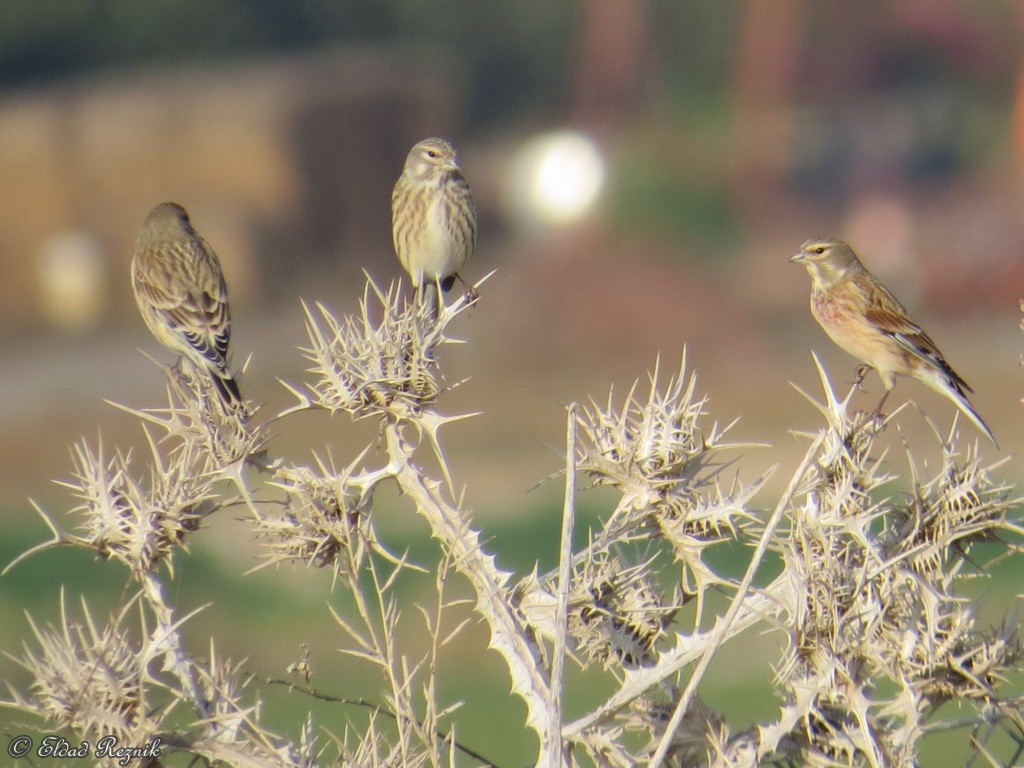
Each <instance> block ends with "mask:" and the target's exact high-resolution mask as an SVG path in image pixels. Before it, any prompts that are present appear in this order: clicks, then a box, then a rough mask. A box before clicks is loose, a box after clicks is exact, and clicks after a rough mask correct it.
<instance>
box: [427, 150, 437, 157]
mask: <svg viewBox="0 0 1024 768" xmlns="http://www.w3.org/2000/svg"><path fill="white" fill-rule="evenodd" d="M427 157H429V158H430V159H431V160H437V152H435V151H434V150H432V149H428V150H427Z"/></svg>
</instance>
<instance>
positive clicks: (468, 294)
mask: <svg viewBox="0 0 1024 768" xmlns="http://www.w3.org/2000/svg"><path fill="white" fill-rule="evenodd" d="M455 276H456V277H457V278H458V279H459V282H460V283H462V286H463V288H464V289H465V290H464V291H463V296H465V298H466V303H467V304H476V303H477V301H479V300H480V294H479V293H477V290H476V288H474V287H473V286H472V285H470V284H469V283H467V282H466V281H465V280H463V279H462V275H460V274H459V273H458V272H456V273H455Z"/></svg>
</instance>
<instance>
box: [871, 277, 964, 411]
mask: <svg viewBox="0 0 1024 768" xmlns="http://www.w3.org/2000/svg"><path fill="white" fill-rule="evenodd" d="M876 288H877V290H875V291H873V292H872V295H871V297H870V300H869V306H868V308H867V311H866V312H865V316H866V317H867V319H868V321H870V322H871V323H872V324H873V325H874V326H875V327H876V328H878V329H879V330H880V331H881V332H882V333H884V334H886V335H887V336H889V337H891V338H892V339H893V340H894V341H896V342H897V343H898V344H899V345H900V346H901V347H903V348H904V349H905V350H907V351H908V352H910V353H911V354H912V355H914V356H915V357H917V358H919V359H921V360H923V361H924V362H926V363H927V364H928V365H930V366H932V367H933V368H935V369H936V370H939V371H941V372H942V373H944V374H945V375H946V376H948V377H949V380H950V382H951V383H953V384H954V385H955V386H958V387H962V388H963V389H965V390H967V391H968V392H973V391H974V390H972V389H971V388H970V387H969V386H968V385H967V382H966V381H964V380H963V379H962V378H960V375H959V374H958V373H957V372H956V371H954V370H953V368H952V367H951V366H950V365H949V363H947V362H946V358H945V357H943V356H942V352H940V351H939V348H938V346H937V345H936V344H935V342H934V341H932V338H931V336H929V335H928V334H927V333H925V331H924V329H923V328H921V326H919V325H918V324H917V323H915V322H914V321H913V320H911V319H910V316H909V315H908V314H907V310H906V309H904V307H903V305H902V304H900V303H899V301H897V299H896V297H895V296H893V295H892V294H891V293H890V292H889V291H888V290H887V289H886V288H884V287H883V286H882V285H881V284H876Z"/></svg>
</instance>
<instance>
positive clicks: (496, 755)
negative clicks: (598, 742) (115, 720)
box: [0, 489, 1024, 766]
mask: <svg viewBox="0 0 1024 768" xmlns="http://www.w3.org/2000/svg"><path fill="white" fill-rule="evenodd" d="M552 490H554V489H552ZM606 494H607V491H606V490H605V489H596V490H595V491H593V492H591V491H587V492H584V494H583V496H582V498H581V503H580V512H579V523H578V525H577V530H576V538H577V543H578V544H581V543H582V542H583V541H585V539H586V535H587V527H588V526H589V525H591V524H593V523H594V522H595V521H596V520H597V518H598V516H599V514H600V513H601V512H603V511H604V510H605V509H606V506H605V504H604V502H605V501H606V499H607V496H606ZM556 496H557V494H554V493H547V494H543V493H542V494H540V495H539V496H538V497H537V499H536V501H537V505H538V506H536V507H532V508H531V509H530V513H529V514H523V515H521V516H507V515H506V516H503V517H500V518H494V517H490V516H487V515H482V516H481V517H480V520H479V521H478V525H479V526H480V528H481V529H482V531H483V539H484V541H485V542H486V544H487V545H488V546H489V547H490V548H492V550H493V551H494V552H496V553H497V559H498V563H499V565H500V566H501V567H502V568H505V569H512V570H514V571H515V572H516V573H518V574H523V573H525V572H528V571H529V570H530V569H531V568H532V567H533V565H534V563H535V562H536V563H538V566H539V569H540V570H541V571H542V572H543V571H545V570H547V569H550V568H553V567H554V566H555V563H556V558H557V540H558V531H559V526H560V519H559V518H560V507H559V502H558V499H557V498H555V497H556ZM8 513H9V515H10V517H9V519H11V520H12V521H16V523H15V524H12V525H10V526H9V528H8V535H6V536H5V537H4V538H3V540H2V541H0V562H2V563H5V564H6V563H8V562H10V561H11V560H12V559H13V558H14V557H16V556H17V555H18V554H19V553H20V552H22V551H24V550H25V549H27V548H28V547H30V546H33V545H34V544H36V543H38V542H39V541H41V540H42V539H43V538H45V535H46V531H45V528H44V527H43V526H42V524H41V523H40V522H39V521H38V519H37V518H32V517H30V516H29V515H28V513H27V512H26V511H24V510H17V511H13V510H8ZM375 514H377V515H378V516H379V518H378V519H379V521H380V532H381V536H382V538H383V539H384V540H385V543H386V546H387V547H388V548H389V549H390V550H391V551H392V552H395V553H407V555H408V557H409V559H410V560H411V561H412V562H414V563H417V564H419V565H421V566H423V567H424V568H426V569H427V570H428V571H429V572H428V573H426V574H416V573H412V572H408V573H407V574H406V575H405V576H403V577H401V578H400V579H399V580H398V581H397V583H396V591H395V593H394V596H395V597H396V599H398V601H399V603H400V604H401V605H402V606H403V614H404V621H405V623H404V624H403V628H402V630H401V637H402V640H403V642H404V643H407V644H408V645H407V649H408V652H409V653H411V654H412V655H413V656H415V653H416V652H417V651H418V650H422V649H423V642H424V635H425V634H426V633H424V632H423V631H422V627H423V624H422V619H421V618H420V617H419V616H418V615H417V611H416V610H415V609H414V608H413V607H412V606H413V605H420V606H422V607H424V608H426V609H428V610H429V608H430V607H431V606H432V605H433V602H434V601H433V598H432V597H431V596H430V593H429V589H430V587H431V585H432V584H433V580H434V575H433V569H434V568H435V567H436V565H437V558H438V555H437V548H436V545H435V544H434V543H433V542H432V541H431V540H430V538H429V532H428V530H427V528H426V526H425V524H424V523H423V522H422V521H421V520H419V518H418V517H417V516H416V515H414V514H413V513H412V512H411V511H410V510H409V509H408V508H407V505H403V503H402V502H401V500H400V499H399V497H397V495H395V496H393V497H388V496H387V494H385V495H384V498H382V499H380V503H379V506H378V507H377V509H376V512H375ZM240 515H241V513H239V515H235V517H239V516H240ZM250 539H251V535H249V534H248V528H247V527H246V525H245V524H244V523H242V522H239V521H238V520H231V519H226V520H217V521H215V522H214V523H213V525H211V527H210V529H209V530H206V531H203V532H201V533H199V534H198V535H194V536H193V537H192V539H191V543H192V545H193V550H192V551H191V552H189V553H184V554H182V555H180V556H176V557H175V559H174V566H175V576H174V578H173V580H169V579H165V583H167V584H168V587H167V599H168V601H169V602H170V603H171V604H172V605H173V606H174V608H175V611H176V614H177V615H178V616H179V617H180V616H184V615H185V614H186V613H188V612H190V611H193V610H196V609H199V608H201V607H202V606H206V607H205V608H203V609H202V610H201V611H200V612H199V613H198V614H197V615H196V616H194V617H193V618H191V619H190V620H189V621H188V622H187V623H186V625H185V629H184V634H185V638H186V641H187V643H188V647H189V649H190V651H191V652H192V653H194V654H195V655H197V656H199V657H204V656H206V655H207V654H208V652H209V649H210V641H211V638H215V639H216V649H217V654H218V656H219V657H222V658H231V659H233V660H235V661H241V662H243V670H244V671H245V673H246V674H252V675H254V676H255V678H257V679H259V680H262V679H266V678H276V679H284V678H287V677H288V676H287V674H286V672H285V669H286V667H287V666H288V664H289V663H291V662H293V661H296V660H298V659H299V657H300V655H301V652H300V649H299V645H300V643H305V644H307V645H308V647H309V654H310V657H309V658H310V663H311V667H312V685H313V686H314V687H315V688H316V689H317V690H318V691H320V692H321V693H323V694H326V695H330V696H335V697H341V698H345V699H350V700H355V699H365V700H367V701H369V702H377V703H381V704H382V703H383V701H382V699H381V698H380V695H379V691H380V690H381V678H380V677H379V674H378V673H377V672H376V671H374V670H372V669H369V668H368V665H366V664H363V663H359V662H356V661H354V660H353V659H352V658H351V657H349V656H347V655H346V654H344V653H342V652H340V649H341V648H342V647H346V646H347V647H350V644H348V643H347V640H346V638H345V636H344V633H343V632H342V631H341V629H340V628H339V627H338V625H337V624H336V623H335V622H334V621H333V619H332V618H331V617H330V614H329V611H328V610H327V606H328V605H330V606H332V607H333V608H335V610H338V611H340V612H342V613H343V614H345V615H351V614H350V610H351V603H350V600H349V599H348V597H347V595H346V593H345V591H344V590H343V589H341V588H340V587H338V588H335V589H334V590H333V591H332V589H331V584H330V579H329V577H328V574H325V573H323V572H321V571H316V570H311V569H307V568H304V567H291V566H285V567H280V568H277V569H275V568H264V569H261V570H257V571H255V572H251V573H246V571H249V570H250V569H251V568H252V567H253V566H254V565H256V564H257V563H258V562H259V561H258V559H257V556H258V550H257V549H256V548H255V547H254V546H253V545H252V542H251V540H250ZM994 546H997V545H994V544H993V545H985V548H989V547H994ZM990 551H991V550H990ZM240 553H241V554H240ZM984 554H986V553H985V552H979V556H983V555H984ZM748 558H749V549H748V548H747V547H746V546H744V545H741V544H738V543H733V544H725V545H722V546H719V547H715V548H712V549H711V550H710V554H709V560H710V561H711V562H713V564H714V566H715V567H716V569H719V570H720V571H721V572H725V573H728V574H729V575H731V576H738V575H740V574H741V573H742V571H743V569H744V566H745V563H746V561H747V559H748ZM982 559H983V557H982ZM780 567H781V565H780V563H779V561H778V560H777V559H774V560H772V559H770V560H769V561H768V562H767V563H766V565H765V567H764V569H763V573H762V574H761V575H760V576H759V579H758V581H759V582H761V583H765V582H766V581H767V580H769V579H770V578H772V577H773V576H774V575H775V574H776V573H778V570H779V568H780ZM661 576H662V578H663V582H664V583H663V586H665V587H668V588H671V587H672V585H673V581H674V580H676V579H678V576H679V571H678V567H675V566H673V567H668V568H664V569H663V570H662V572H661ZM986 576H987V578H978V579H974V580H972V581H969V582H968V583H967V584H966V589H965V597H966V598H967V599H970V600H971V601H973V602H975V604H977V605H978V606H979V618H980V620H981V622H982V624H983V625H984V624H990V623H993V622H997V621H999V620H1001V618H1002V616H1003V615H1004V612H1005V610H1006V607H1007V606H1008V605H1009V604H1010V603H1011V601H1012V600H1013V599H1014V593H1015V592H1016V585H1018V584H1020V583H1021V580H1022V577H1024V566H1022V564H1021V562H1020V558H1008V559H1006V560H1003V561H1002V562H1000V563H998V565H996V566H995V567H994V568H993V569H992V570H991V571H990V572H989V573H987V574H986ZM445 588H446V591H447V592H448V596H449V598H454V597H465V598H471V597H472V594H471V591H470V589H469V587H468V584H467V583H466V582H464V580H462V579H461V578H455V579H451V580H449V582H448V583H446V585H445ZM62 589H63V590H64V592H65V595H66V603H67V606H68V613H69V615H70V616H71V617H72V619H73V620H74V619H78V618H79V617H80V616H81V610H80V603H79V598H80V596H82V595H84V596H86V597H87V598H88V602H89V605H90V609H91V610H92V613H93V616H94V617H95V618H96V619H97V620H103V619H105V618H106V617H107V616H108V615H109V613H110V612H111V611H112V610H113V609H114V608H115V606H116V605H118V604H119V603H120V602H121V601H122V600H123V599H124V598H125V596H126V595H127V594H130V593H131V591H132V586H131V585H130V584H128V582H127V580H126V573H125V570H124V568H123V567H122V566H121V565H119V564H117V563H112V562H104V561H100V560H97V559H96V558H95V557H94V556H93V555H91V554H90V553H87V552H83V551H77V550H72V549H70V548H61V549H58V550H53V551H48V552H43V553H40V554H38V555H35V556H33V557H31V558H29V559H28V560H26V561H24V562H22V563H20V564H19V565H18V566H17V567H16V568H15V569H13V570H12V571H11V572H9V573H8V574H7V575H5V576H4V577H3V578H2V580H0V615H2V616H4V617H5V620H4V621H3V622H2V627H0V638H2V642H3V646H2V648H3V650H6V651H8V652H9V653H14V654H16V655H17V653H18V652H19V650H20V647H21V645H22V643H23V642H25V641H28V642H29V645H30V646H31V645H33V643H32V641H31V640H30V630H29V627H28V623H27V620H26V619H25V612H26V611H27V612H29V613H31V615H32V616H33V618H34V619H35V621H36V623H37V625H45V624H46V623H47V622H59V599H58V595H59V593H60V591H61V590H62ZM722 605H724V598H723V599H722V600H721V601H720V604H719V605H714V604H710V605H709V609H710V611H711V612H709V613H708V614H706V615H708V616H710V615H714V613H713V612H714V611H716V610H720V609H721V607H722ZM469 616H470V610H469V608H468V607H464V608H459V609H456V610H455V611H454V612H453V615H452V616H451V617H450V618H449V623H450V625H454V622H455V621H457V620H458V619H459V618H460V617H469ZM705 623H707V622H705ZM129 626H131V622H130V623H129ZM486 645H487V632H486V628H485V627H484V626H483V625H482V624H481V623H480V622H476V621H474V622H472V623H471V624H470V626H469V628H468V630H467V631H466V632H465V633H464V634H463V635H461V636H460V637H459V638H458V639H457V640H456V641H455V643H454V644H453V645H452V646H451V647H450V648H449V649H448V652H447V653H445V654H444V655H443V656H442V663H441V668H440V679H441V685H440V689H439V693H440V699H441V702H442V704H451V703H454V702H455V701H462V702H463V706H462V709H461V711H460V712H459V714H458V715H457V717H456V722H457V726H458V731H457V733H458V739H459V741H460V742H461V743H463V744H465V745H466V746H468V747H469V748H471V749H473V750H474V751H476V752H478V753H480V754H482V755H483V756H485V757H487V758H488V759H490V760H493V761H495V762H496V763H498V764H501V765H507V766H511V765H518V764H527V763H529V762H530V761H531V759H532V757H533V755H534V752H535V750H536V743H535V739H534V738H533V736H532V735H531V734H530V733H529V732H527V731H526V729H525V728H524V727H523V725H522V724H523V721H524V715H525V709H524V707H523V705H522V704H521V703H520V702H519V700H518V699H516V698H515V697H513V696H512V695H511V694H510V692H509V685H510V683H509V678H508V675H507V674H506V672H505V669H504V662H503V661H502V660H501V658H500V656H499V655H498V654H497V653H496V652H495V651H490V650H487V648H486ZM780 653H781V638H780V635H779V633H777V632H771V633H748V634H747V635H745V636H742V637H740V638H737V639H736V640H734V641H732V642H730V643H729V644H727V645H726V647H725V648H724V649H723V650H722V651H721V653H720V655H719V657H718V658H717V659H716V660H715V662H714V663H713V664H712V666H711V668H710V670H709V673H708V675H707V676H706V678H705V681H704V684H703V685H702V687H701V695H702V697H703V698H704V699H705V701H706V702H707V703H708V704H709V705H710V706H711V707H712V708H714V709H715V710H717V711H720V712H722V713H724V714H725V715H726V717H727V719H728V720H729V722H730V725H731V726H732V727H733V729H734V732H736V731H739V730H742V729H744V728H746V727H749V726H750V725H753V724H755V723H757V722H760V721H766V720H770V719H772V718H773V717H774V716H776V715H777V712H778V707H779V702H778V701H777V700H776V698H775V695H774V692H773V689H772V666H773V665H777V664H778V662H779V655H780ZM0 675H2V677H3V678H4V679H5V680H6V681H8V682H9V683H10V684H12V685H13V686H15V687H16V688H18V689H19V690H25V689H26V687H27V685H28V683H29V681H28V680H27V678H26V675H25V674H24V671H23V670H21V669H20V668H18V667H17V666H16V665H15V664H13V662H11V660H10V659H4V660H2V661H0ZM293 679H294V682H296V683H298V684H302V683H303V682H304V681H303V680H302V679H301V678H293ZM1021 682H1022V681H1021V680H1013V681H1009V685H1010V686H1012V687H1013V688H1014V689H1016V690H1018V691H1019V690H1021ZM260 687H261V689H262V692H263V694H262V696H263V701H262V716H263V721H264V723H265V724H266V725H267V726H268V727H270V728H271V729H272V730H274V731H277V732H280V733H284V734H286V735H288V736H290V737H291V738H297V737H298V735H299V732H300V729H301V726H302V724H303V722H304V721H305V719H306V717H307V715H308V714H312V716H313V718H314V721H315V723H316V725H317V727H318V728H322V729H325V730H326V731H328V732H330V733H331V734H335V735H338V736H341V735H343V734H344V733H345V731H346V728H352V729H355V731H356V732H362V731H363V730H364V729H365V727H366V723H367V718H368V717H369V710H368V709H367V708H365V707H362V706H354V705H348V704H341V703H337V702H325V701H319V700H316V699H312V698H310V697H309V696H307V695H305V694H303V693H300V692H298V691H290V690H289V689H288V688H287V687H285V686H282V685H262V686H260ZM612 689H613V683H612V682H611V681H610V680H609V679H608V678H607V676H606V675H604V674H603V673H602V672H601V671H600V670H587V671H579V670H576V669H575V668H571V669H570V671H569V672H568V674H567V691H568V701H567V704H566V714H567V717H568V718H573V717H575V716H578V715H580V714H582V713H583V712H585V711H586V710H587V708H588V707H591V706H593V705H594V704H596V703H597V702H599V701H600V700H601V699H602V697H604V696H606V695H607V694H608V693H610V692H611V690H612ZM950 715H951V716H955V713H950ZM24 722H25V718H23V717H21V716H20V715H17V714H16V713H12V712H11V711H10V710H6V709H0V724H2V726H3V727H2V728H0V732H5V733H12V734H13V733H16V732H19V731H20V728H19V726H18V723H24ZM381 722H385V721H381ZM321 738H322V739H326V738H327V737H326V736H323V735H321ZM965 742H966V738H965V735H964V734H963V733H962V732H956V731H952V732H948V733H943V734H939V735H937V736H934V737H931V738H929V739H927V740H925V741H924V742H922V764H923V765H929V764H940V763H941V764H947V765H953V764H963V763H964V762H966V759H967V751H966V748H965V747H964V744H965ZM169 764H171V765H174V763H173V762H172V763H169Z"/></svg>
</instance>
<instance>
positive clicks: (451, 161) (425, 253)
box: [391, 138, 476, 316]
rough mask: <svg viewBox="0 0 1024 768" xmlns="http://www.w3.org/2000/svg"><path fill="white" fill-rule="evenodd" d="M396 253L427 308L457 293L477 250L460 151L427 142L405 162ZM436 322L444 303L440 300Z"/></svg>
mask: <svg viewBox="0 0 1024 768" xmlns="http://www.w3.org/2000/svg"><path fill="white" fill-rule="evenodd" d="M391 234H392V236H393V238H394V242H395V253H397V254H398V260H399V261H400V262H402V266H403V267H404V268H405V271H406V272H408V273H409V276H410V277H411V278H412V284H413V287H414V288H415V289H416V291H417V295H418V297H419V300H420V301H421V302H423V301H428V300H431V299H433V297H432V296H431V291H432V290H436V289H437V286H438V285H440V287H441V290H443V291H448V290H450V289H451V287H452V285H453V283H454V282H455V278H456V277H458V278H459V280H462V277H461V276H460V275H459V271H460V270H461V269H462V268H463V267H464V266H465V264H466V261H467V260H468V259H469V257H470V256H472V255H473V249H474V248H475V247H476V208H475V207H474V205H473V195H472V194H470V191H469V184H467V183H466V179H465V178H464V177H463V175H462V172H461V171H460V170H459V164H458V163H457V162H456V153H455V148H454V147H452V145H451V144H449V143H448V142H447V141H445V140H444V139H437V138H433V139H425V140H424V141H421V142H420V143H419V144H417V145H416V146H414V147H413V148H412V149H411V150H410V151H409V155H408V157H406V159H405V168H404V170H403V171H402V175H401V176H400V177H399V178H398V181H397V182H396V183H395V189H394V191H393V192H392V194H391ZM434 300H435V301H436V303H435V304H434V305H433V308H434V311H435V316H436V310H438V309H439V308H440V305H441V303H442V301H443V299H442V298H441V297H440V296H437V297H436V299H434Z"/></svg>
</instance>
